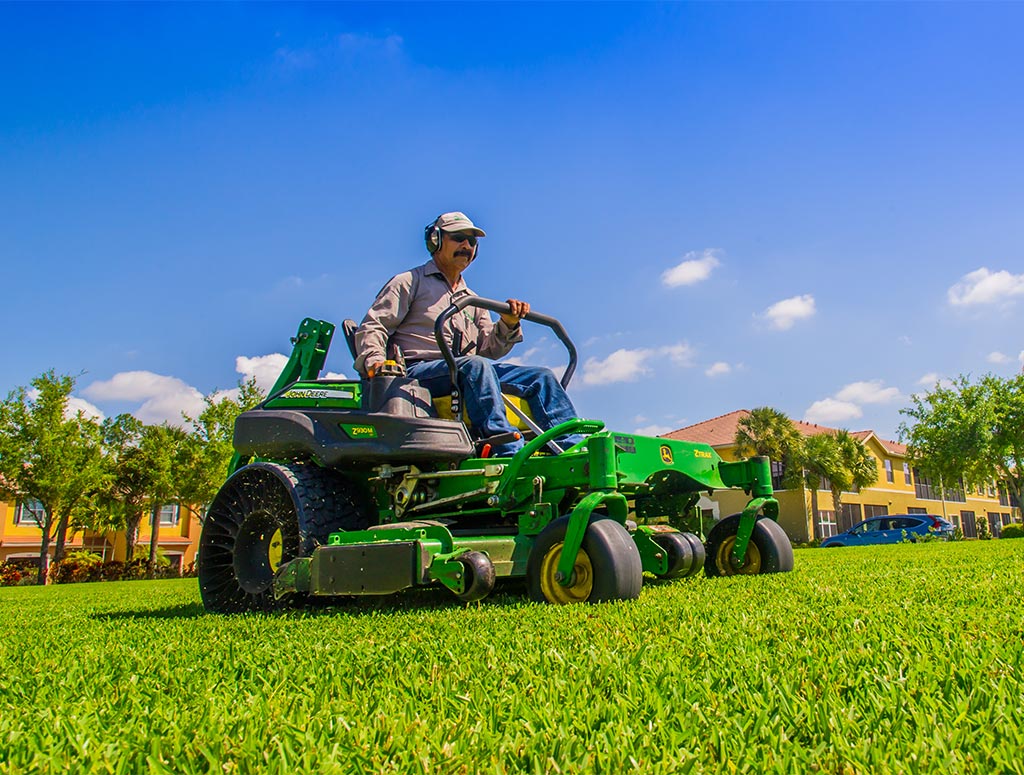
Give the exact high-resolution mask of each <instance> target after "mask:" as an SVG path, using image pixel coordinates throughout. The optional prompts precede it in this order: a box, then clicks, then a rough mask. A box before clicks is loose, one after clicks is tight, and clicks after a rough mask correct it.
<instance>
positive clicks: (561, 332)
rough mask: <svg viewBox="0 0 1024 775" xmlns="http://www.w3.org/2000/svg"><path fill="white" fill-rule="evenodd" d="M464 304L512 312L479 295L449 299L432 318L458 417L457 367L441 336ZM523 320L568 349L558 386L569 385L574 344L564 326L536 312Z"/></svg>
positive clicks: (459, 396) (506, 307) (506, 312)
mask: <svg viewBox="0 0 1024 775" xmlns="http://www.w3.org/2000/svg"><path fill="white" fill-rule="evenodd" d="M466 307H480V308H482V309H486V310H488V311H490V312H496V313H498V314H499V315H506V314H510V313H511V312H512V307H511V305H510V304H508V303H507V302H504V301H495V300H494V299H485V298H482V297H480V296H461V297H459V298H458V299H456V300H455V301H454V302H452V304H451V306H449V307H448V308H447V309H446V310H445V311H444V312H442V313H441V314H440V315H438V316H437V320H436V321H434V339H435V340H436V341H437V346H438V348H439V349H440V350H441V355H442V356H444V361H445V363H447V364H448V373H449V374H450V375H451V380H452V414H454V415H455V416H456V417H458V416H459V412H461V411H462V407H461V403H462V401H461V394H460V392H459V370H458V366H457V365H456V363H455V355H454V353H452V348H451V347H450V346H449V345H448V342H446V341H445V338H444V324H445V323H447V322H448V319H449V318H451V316H452V315H454V314H455V313H457V312H460V311H462V310H463V309H465V308H466ZM523 320H529V321H530V322H531V323H539V324H540V325H542V326H547V327H548V328H550V329H551V330H552V331H553V332H554V334H555V336H557V337H558V339H559V341H561V343H562V344H563V345H565V349H566V350H568V351H569V365H568V366H566V367H565V373H563V374H562V379H561V383H562V387H563V388H568V387H569V380H571V379H572V375H573V373H574V372H575V371H576V361H577V357H576V345H574V344H573V343H572V339H570V338H569V334H568V333H566V330H565V327H564V326H562V324H561V323H560V322H559V321H558V320H556V319H555V318H553V317H549V316H547V315H542V314H540V313H539V312H529V313H527V315H526V316H525V317H524V318H523Z"/></svg>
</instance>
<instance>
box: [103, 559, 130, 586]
mask: <svg viewBox="0 0 1024 775" xmlns="http://www.w3.org/2000/svg"><path fill="white" fill-rule="evenodd" d="M123 578H124V563H123V562H121V561H120V560H111V561H109V562H105V563H103V564H102V565H101V566H100V581H120V580H121V579H123Z"/></svg>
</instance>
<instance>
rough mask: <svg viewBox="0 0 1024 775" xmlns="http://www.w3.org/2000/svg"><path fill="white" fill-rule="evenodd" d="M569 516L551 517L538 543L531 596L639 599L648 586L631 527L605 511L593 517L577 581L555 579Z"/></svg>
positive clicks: (541, 599)
mask: <svg viewBox="0 0 1024 775" xmlns="http://www.w3.org/2000/svg"><path fill="white" fill-rule="evenodd" d="M568 524H569V517H567V516H565V517H559V518H558V519H556V520H554V521H552V522H550V523H549V524H548V525H547V527H545V528H544V530H542V531H541V533H540V535H538V536H537V541H536V543H535V544H534V545H533V550H532V551H531V552H530V557H529V559H528V560H527V562H526V580H527V584H528V585H529V591H530V598H531V599H533V600H535V601H536V602H538V603H545V602H547V603H557V604H565V603H584V602H586V603H600V602H603V601H607V600H635V599H636V598H637V597H639V596H640V587H641V586H642V585H643V565H642V563H641V561H640V552H639V551H638V550H637V548H636V544H635V543H633V539H632V538H631V537H630V535H629V533H628V532H627V531H626V529H625V528H624V527H623V526H622V525H620V524H619V523H618V522H616V521H615V520H612V519H608V518H607V517H605V516H603V515H594V516H591V518H590V522H589V524H588V525H587V532H586V533H585V534H584V535H583V545H582V546H581V547H580V551H579V553H578V554H577V555H576V563H575V567H574V571H573V581H572V582H571V583H570V584H568V585H566V586H563V585H562V584H559V583H558V581H557V579H556V578H555V573H556V571H557V568H558V560H559V558H560V557H561V556H562V546H563V545H564V543H565V533H566V529H567V527H568Z"/></svg>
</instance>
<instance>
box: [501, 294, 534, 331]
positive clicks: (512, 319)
mask: <svg viewBox="0 0 1024 775" xmlns="http://www.w3.org/2000/svg"><path fill="white" fill-rule="evenodd" d="M506 303H507V304H508V306H509V307H511V308H512V310H511V312H510V313H508V314H505V315H502V316H501V319H502V320H504V321H505V325H507V326H509V327H510V328H515V327H516V326H518V325H519V321H520V320H522V319H523V318H525V317H526V316H527V315H529V314H530V305H529V303H528V302H525V301H519V299H506Z"/></svg>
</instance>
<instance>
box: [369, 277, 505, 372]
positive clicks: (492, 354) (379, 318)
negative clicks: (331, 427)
mask: <svg viewBox="0 0 1024 775" xmlns="http://www.w3.org/2000/svg"><path fill="white" fill-rule="evenodd" d="M466 294H472V291H471V290H470V289H469V286H467V285H466V281H465V280H464V279H463V278H462V277H460V278H459V281H458V283H457V284H456V286H455V287H452V286H451V284H450V283H449V282H448V278H446V277H445V276H444V273H443V272H442V271H441V270H440V269H438V267H437V264H435V263H434V260H433V259H431V260H430V261H428V262H427V263H425V264H423V266H418V267H416V268H415V269H412V270H410V271H408V272H402V273H401V274H398V275H395V276H394V277H392V278H391V279H390V280H388V282H387V284H386V285H385V286H384V287H383V288H381V290H380V293H378V294H377V298H376V300H375V301H374V302H373V306H371V307H370V310H369V311H368V312H367V313H366V317H364V318H363V322H362V323H360V324H359V328H358V329H356V337H355V338H356V353H357V357H356V364H355V366H356V370H357V371H359V372H360V373H362V374H365V373H366V364H367V363H373V362H375V361H382V360H384V358H385V353H386V351H387V344H388V340H389V339H390V340H391V341H392V342H393V343H394V344H397V345H398V346H399V347H401V348H402V353H403V354H404V355H405V359H406V360H407V361H424V360H439V359H440V358H441V357H442V356H441V351H440V350H439V349H438V347H437V342H436V341H435V340H434V321H435V320H437V318H438V316H439V315H440V314H441V313H442V312H444V310H445V309H447V308H448V307H449V306H450V305H451V303H452V301H454V300H455V299H457V298H458V297H460V296H464V295H466ZM455 331H458V332H460V333H461V334H462V349H463V354H465V355H483V356H485V357H487V358H500V357H501V356H503V355H505V354H506V353H508V352H509V350H511V349H512V346H513V345H514V344H515V343H516V342H521V341H522V340H523V334H522V327H521V326H516V327H515V328H512V327H510V326H508V325H507V324H506V323H505V321H503V320H501V319H500V318H499V320H498V322H497V323H495V322H494V321H493V320H491V315H490V313H489V312H488V311H487V310H485V309H480V308H479V307H467V308H466V309H464V310H462V311H461V312H459V313H458V314H456V315H453V316H452V317H451V318H450V319H449V321H448V325H447V326H446V327H445V341H446V342H448V344H449V345H451V344H452V338H453V335H454V332H455Z"/></svg>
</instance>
